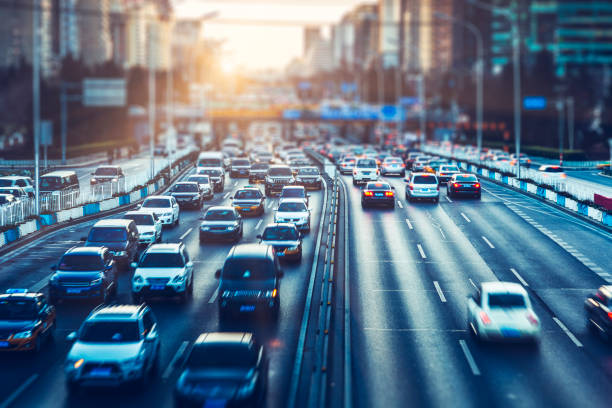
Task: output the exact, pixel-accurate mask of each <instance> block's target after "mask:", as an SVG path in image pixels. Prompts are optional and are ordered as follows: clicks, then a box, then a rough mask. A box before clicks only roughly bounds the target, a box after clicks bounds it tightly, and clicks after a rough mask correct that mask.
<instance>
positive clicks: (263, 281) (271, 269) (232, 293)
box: [215, 244, 283, 320]
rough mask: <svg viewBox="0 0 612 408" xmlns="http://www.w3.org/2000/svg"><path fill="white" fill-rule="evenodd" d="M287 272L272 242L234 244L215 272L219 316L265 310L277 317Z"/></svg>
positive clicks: (248, 313) (226, 316) (254, 312)
mask: <svg viewBox="0 0 612 408" xmlns="http://www.w3.org/2000/svg"><path fill="white" fill-rule="evenodd" d="M282 276H283V271H282V270H281V267H280V264H279V262H278V258H277V256H276V254H275V252H274V248H273V247H272V246H270V245H258V244H243V245H236V246H234V247H233V248H232V249H231V250H230V252H229V254H228V255H227V258H226V259H225V263H224V264H223V269H219V270H218V271H217V272H216V273H215V277H217V278H219V298H218V305H219V319H220V320H225V319H227V318H228V317H231V316H232V315H234V314H240V315H253V314H259V313H264V314H268V315H270V316H271V317H272V319H274V320H277V319H278V315H279V310H280V296H279V287H280V278H281V277H282Z"/></svg>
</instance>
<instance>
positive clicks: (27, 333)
mask: <svg viewBox="0 0 612 408" xmlns="http://www.w3.org/2000/svg"><path fill="white" fill-rule="evenodd" d="M30 337H32V330H26V331H22V332H19V333H16V334H15V335H13V338H14V339H29V338H30Z"/></svg>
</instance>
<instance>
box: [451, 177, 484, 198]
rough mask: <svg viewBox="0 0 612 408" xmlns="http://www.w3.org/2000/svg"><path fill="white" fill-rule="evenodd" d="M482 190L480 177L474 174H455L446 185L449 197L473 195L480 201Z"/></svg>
mask: <svg viewBox="0 0 612 408" xmlns="http://www.w3.org/2000/svg"><path fill="white" fill-rule="evenodd" d="M481 190H482V187H481V186H480V182H479V181H478V177H476V176H475V175H473V174H455V175H453V176H452V177H451V178H450V180H449V181H448V183H447V184H446V195H447V196H449V197H455V196H458V195H471V196H474V197H476V198H478V199H480V196H481Z"/></svg>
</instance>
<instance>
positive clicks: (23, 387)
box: [0, 374, 38, 408]
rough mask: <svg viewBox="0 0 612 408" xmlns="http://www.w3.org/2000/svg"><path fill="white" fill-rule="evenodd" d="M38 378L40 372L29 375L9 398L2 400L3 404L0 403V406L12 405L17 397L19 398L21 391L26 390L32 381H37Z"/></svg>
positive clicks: (2, 407)
mask: <svg viewBox="0 0 612 408" xmlns="http://www.w3.org/2000/svg"><path fill="white" fill-rule="evenodd" d="M37 378H38V374H32V375H31V376H30V377H28V379H27V380H25V381H24V382H23V384H21V385H20V386H19V387H18V388H17V389H16V390H15V391H13V393H12V394H11V395H9V396H8V398H7V399H5V400H4V401H2V404H0V408H8V407H10V406H11V405H12V404H13V402H15V400H16V399H17V398H19V396H20V395H21V393H22V392H24V391H25V390H26V389H27V388H28V387H29V386H30V385H32V383H33V382H34V381H36V379H37Z"/></svg>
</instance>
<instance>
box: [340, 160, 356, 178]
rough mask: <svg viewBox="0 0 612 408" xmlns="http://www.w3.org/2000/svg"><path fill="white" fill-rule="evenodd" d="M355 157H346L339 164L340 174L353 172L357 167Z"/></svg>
mask: <svg viewBox="0 0 612 408" xmlns="http://www.w3.org/2000/svg"><path fill="white" fill-rule="evenodd" d="M355 161H356V160H355V159H344V160H342V161H341V162H340V164H339V165H338V171H340V174H352V173H353V169H354V168H355Z"/></svg>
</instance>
